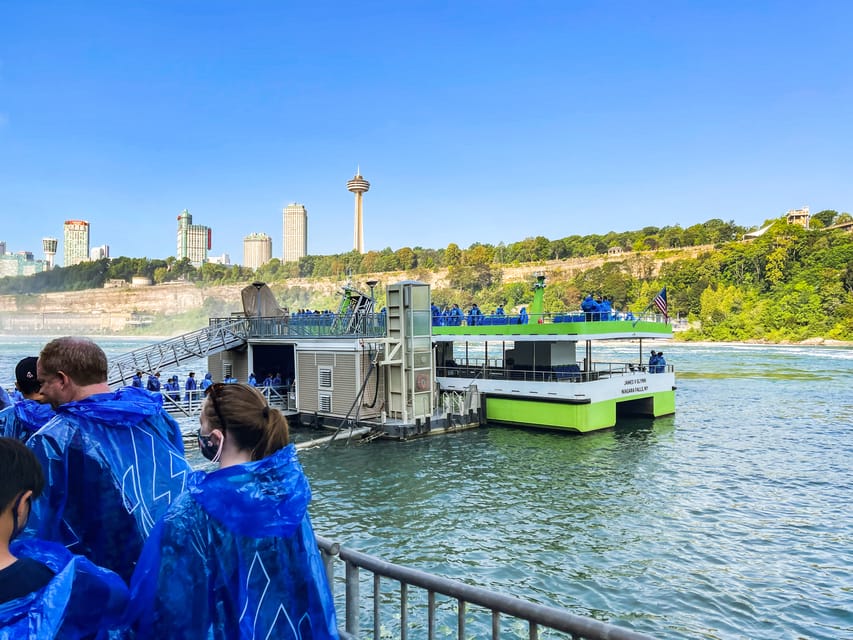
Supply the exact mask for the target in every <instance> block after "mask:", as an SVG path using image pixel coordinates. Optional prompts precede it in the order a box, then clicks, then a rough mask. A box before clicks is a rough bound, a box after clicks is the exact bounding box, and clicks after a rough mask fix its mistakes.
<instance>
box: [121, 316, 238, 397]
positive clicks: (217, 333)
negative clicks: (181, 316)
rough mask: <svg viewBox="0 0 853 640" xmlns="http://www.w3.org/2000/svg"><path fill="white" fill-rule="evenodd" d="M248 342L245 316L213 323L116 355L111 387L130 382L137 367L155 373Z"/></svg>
mask: <svg viewBox="0 0 853 640" xmlns="http://www.w3.org/2000/svg"><path fill="white" fill-rule="evenodd" d="M245 343H246V321H245V319H243V318H240V319H237V320H227V321H225V322H217V323H216V324H213V325H211V326H209V327H204V328H203V329H198V330H197V331H191V332H190V333H185V334H183V335H181V336H177V337H175V338H169V339H168V340H164V341H163V342H158V343H156V344H152V345H148V346H146V347H142V348H140V349H135V350H133V351H130V352H129V353H125V354H123V355H121V356H119V357H117V358H113V359H112V360H111V361H110V363H109V368H108V370H107V383H108V384H109V385H110V386H111V387H116V386H122V385H128V384H130V381H131V379H132V378H133V376H134V374H135V373H136V372H137V371H142V372H143V373H147V374H152V373H155V372H156V371H160V370H161V369H165V368H166V367H169V366H173V365H178V364H181V363H182V362H186V361H188V360H195V359H198V358H206V357H208V356H212V355H214V354H216V353H219V352H220V351H227V350H228V349H234V348H235V347H239V346H241V345H243V344H245Z"/></svg>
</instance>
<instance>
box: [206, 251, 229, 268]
mask: <svg viewBox="0 0 853 640" xmlns="http://www.w3.org/2000/svg"><path fill="white" fill-rule="evenodd" d="M207 261H208V262H209V263H210V264H224V265H226V266H227V265H230V264H231V256H230V255H229V254H227V253H223V254H222V255H221V256H207Z"/></svg>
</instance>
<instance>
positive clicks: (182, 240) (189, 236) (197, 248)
mask: <svg viewBox="0 0 853 640" xmlns="http://www.w3.org/2000/svg"><path fill="white" fill-rule="evenodd" d="M211 240H212V232H211V230H210V227H205V226H204V225H201V224H193V217H192V214H190V212H189V211H187V210H186V209H184V210H183V211H181V215H179V216H178V250H177V253H176V254H175V257H176V258H177V259H178V260H183V259H184V258H188V259H189V261H190V262H191V263H192V265H193V266H194V267H200V266H201V265H202V264H204V263H205V262H207V252H208V251H210V247H211Z"/></svg>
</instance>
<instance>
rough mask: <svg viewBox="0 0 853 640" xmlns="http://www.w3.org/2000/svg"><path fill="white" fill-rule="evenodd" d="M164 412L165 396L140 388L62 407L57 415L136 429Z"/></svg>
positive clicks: (125, 388) (103, 394) (85, 399)
mask: <svg viewBox="0 0 853 640" xmlns="http://www.w3.org/2000/svg"><path fill="white" fill-rule="evenodd" d="M162 408H163V396H161V395H160V394H159V393H151V392H149V391H146V390H145V389H139V388H137V387H122V388H121V389H119V390H117V391H112V392H109V393H97V394H95V395H92V396H89V397H88V398H84V399H83V400H76V401H74V402H69V403H67V404H63V405H61V406H60V407H59V408H58V409H57V410H56V413H57V415H60V416H61V415H63V414H68V415H72V416H75V417H84V418H85V419H86V420H87V421H91V422H98V423H101V424H102V425H104V426H110V427H119V428H120V427H130V426H136V425H138V424H140V423H141V422H143V421H145V420H147V419H148V418H150V417H152V416H155V415H158V414H159V413H160V412H161V410H162Z"/></svg>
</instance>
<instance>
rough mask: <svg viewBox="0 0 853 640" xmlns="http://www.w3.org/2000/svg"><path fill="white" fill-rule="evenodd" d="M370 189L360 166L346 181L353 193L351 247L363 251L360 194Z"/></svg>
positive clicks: (348, 188) (362, 220)
mask: <svg viewBox="0 0 853 640" xmlns="http://www.w3.org/2000/svg"><path fill="white" fill-rule="evenodd" d="M369 189H370V183H369V182H368V181H367V180H365V179H364V178H363V177H362V176H361V168H358V169H356V172H355V176H353V178H352V180H349V181H348V182H347V191H351V192H352V193H354V194H355V229H354V231H353V247H352V248H353V249H354V250H355V251H358V252H359V253H364V216H363V214H362V204H361V201H362V196H363V195H364V194H365V193H367V191H368V190H369Z"/></svg>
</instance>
